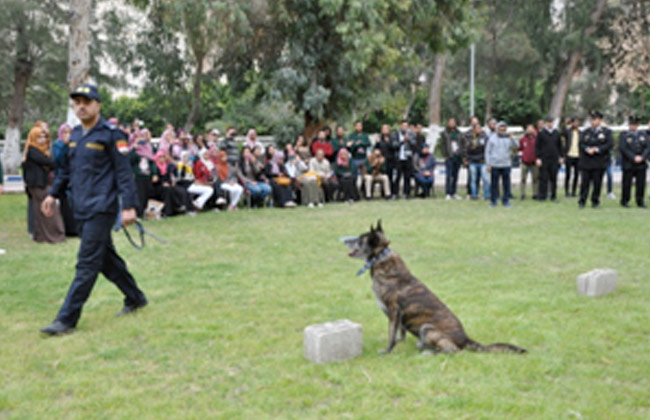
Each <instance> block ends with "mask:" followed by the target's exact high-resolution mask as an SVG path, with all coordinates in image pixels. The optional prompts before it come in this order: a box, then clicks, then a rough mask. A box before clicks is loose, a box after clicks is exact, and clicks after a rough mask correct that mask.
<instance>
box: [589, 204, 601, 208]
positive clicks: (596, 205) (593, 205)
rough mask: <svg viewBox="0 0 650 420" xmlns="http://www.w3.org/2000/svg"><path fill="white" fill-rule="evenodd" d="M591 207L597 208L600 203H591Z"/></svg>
mask: <svg viewBox="0 0 650 420" xmlns="http://www.w3.org/2000/svg"><path fill="white" fill-rule="evenodd" d="M591 207H592V208H594V209H597V208H599V207H600V203H593V204H592V205H591Z"/></svg>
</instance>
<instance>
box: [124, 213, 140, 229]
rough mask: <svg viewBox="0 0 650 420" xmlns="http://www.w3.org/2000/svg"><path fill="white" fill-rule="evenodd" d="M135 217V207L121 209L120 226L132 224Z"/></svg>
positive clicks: (136, 216)
mask: <svg viewBox="0 0 650 420" xmlns="http://www.w3.org/2000/svg"><path fill="white" fill-rule="evenodd" d="M137 218H138V215H137V214H136V213H135V209H124V210H122V226H129V225H132V224H133V223H135V221H136V219H137Z"/></svg>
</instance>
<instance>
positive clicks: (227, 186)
mask: <svg viewBox="0 0 650 420" xmlns="http://www.w3.org/2000/svg"><path fill="white" fill-rule="evenodd" d="M215 166H216V169H217V178H218V179H219V188H220V189H221V191H225V192H227V193H228V195H229V196H230V204H229V205H228V210H230V211H233V210H237V204H238V203H239V200H240V199H241V196H242V193H243V192H244V187H242V186H241V185H239V177H238V172H239V170H238V168H237V167H235V166H231V165H230V164H228V153H226V151H225V150H222V151H220V152H219V155H218V160H217V164H216V165H215Z"/></svg>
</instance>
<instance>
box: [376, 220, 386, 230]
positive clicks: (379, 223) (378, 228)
mask: <svg viewBox="0 0 650 420" xmlns="http://www.w3.org/2000/svg"><path fill="white" fill-rule="evenodd" d="M377 232H381V233H384V229H383V228H382V227H381V219H379V220H377Z"/></svg>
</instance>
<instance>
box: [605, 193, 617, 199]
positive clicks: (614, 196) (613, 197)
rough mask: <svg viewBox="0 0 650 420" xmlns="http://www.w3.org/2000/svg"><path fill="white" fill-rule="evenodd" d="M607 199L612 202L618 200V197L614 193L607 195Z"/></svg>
mask: <svg viewBox="0 0 650 420" xmlns="http://www.w3.org/2000/svg"><path fill="white" fill-rule="evenodd" d="M607 198H609V199H610V200H616V195H614V193H613V192H611V193H609V194H607Z"/></svg>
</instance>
